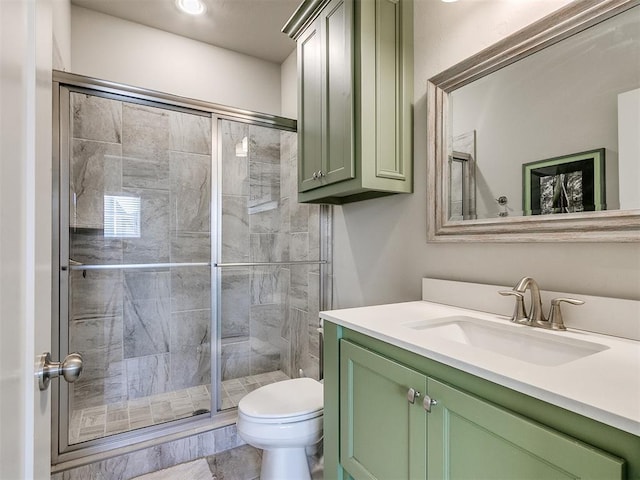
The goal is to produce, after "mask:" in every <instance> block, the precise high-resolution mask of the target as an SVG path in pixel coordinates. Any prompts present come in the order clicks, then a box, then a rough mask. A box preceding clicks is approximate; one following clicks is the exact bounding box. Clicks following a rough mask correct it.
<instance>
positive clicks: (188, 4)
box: [176, 0, 206, 15]
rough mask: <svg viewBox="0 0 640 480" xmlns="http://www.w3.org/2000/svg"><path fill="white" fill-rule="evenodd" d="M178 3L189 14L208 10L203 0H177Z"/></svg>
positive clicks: (197, 13)
mask: <svg viewBox="0 0 640 480" xmlns="http://www.w3.org/2000/svg"><path fill="white" fill-rule="evenodd" d="M176 5H177V6H178V8H179V9H180V10H182V11H183V12H185V13H188V14H189V15H201V14H203V13H204V11H205V10H206V7H205V6H204V3H203V2H202V1H201V0H176Z"/></svg>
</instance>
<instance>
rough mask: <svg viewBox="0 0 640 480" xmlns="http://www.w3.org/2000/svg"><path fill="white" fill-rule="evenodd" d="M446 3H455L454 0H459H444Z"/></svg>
mask: <svg viewBox="0 0 640 480" xmlns="http://www.w3.org/2000/svg"><path fill="white" fill-rule="evenodd" d="M442 1H443V2H444V3H453V2H457V1H458V0H442Z"/></svg>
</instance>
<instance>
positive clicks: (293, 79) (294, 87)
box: [280, 50, 298, 118]
mask: <svg viewBox="0 0 640 480" xmlns="http://www.w3.org/2000/svg"><path fill="white" fill-rule="evenodd" d="M297 65H298V63H297V61H296V51H295V50H294V51H293V52H291V54H290V55H289V56H288V57H287V59H286V60H285V61H284V62H282V65H281V66H280V71H281V74H280V78H281V82H280V91H281V94H280V97H281V98H282V109H281V111H282V114H281V115H282V116H283V117H287V118H298V95H297V91H298V76H297V75H298V70H297Z"/></svg>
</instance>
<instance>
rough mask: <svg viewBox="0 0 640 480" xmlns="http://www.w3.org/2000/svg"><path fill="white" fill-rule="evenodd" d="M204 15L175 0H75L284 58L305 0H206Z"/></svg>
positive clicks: (202, 38)
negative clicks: (289, 24)
mask: <svg viewBox="0 0 640 480" xmlns="http://www.w3.org/2000/svg"><path fill="white" fill-rule="evenodd" d="M203 1H204V3H205V4H206V5H207V11H206V13H205V14H204V15H200V16H191V15H187V14H185V13H182V12H181V11H179V10H178V8H177V7H176V4H175V0H71V3H72V4H74V5H78V6H80V7H85V8H89V9H91V10H96V11H98V12H102V13H106V14H107V15H112V16H114V17H118V18H122V19H125V20H129V21H131V22H136V23H140V24H142V25H147V26H149V27H154V28H158V29H160V30H164V31H166V32H171V33H174V34H177V35H182V36H184V37H188V38H192V39H194V40H199V41H201V42H205V43H209V44H211V45H216V46H218V47H223V48H227V49H229V50H234V51H236V52H240V53H244V54H247V55H251V56H254V57H258V58H262V59H264V60H268V61H270V62H275V63H282V62H283V61H284V60H285V59H286V58H287V56H288V55H289V54H290V53H291V52H292V51H293V49H294V48H295V43H294V41H293V40H291V39H290V38H289V37H287V36H286V35H285V34H284V33H282V32H281V31H280V29H281V28H282V26H283V25H284V24H285V22H286V21H287V20H288V19H289V17H290V16H291V14H292V13H293V12H294V11H295V9H296V7H297V6H298V4H299V3H300V0H203Z"/></svg>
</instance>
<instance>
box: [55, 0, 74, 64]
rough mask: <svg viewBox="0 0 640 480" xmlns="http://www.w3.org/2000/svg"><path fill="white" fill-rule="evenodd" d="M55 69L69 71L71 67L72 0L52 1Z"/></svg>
mask: <svg viewBox="0 0 640 480" xmlns="http://www.w3.org/2000/svg"><path fill="white" fill-rule="evenodd" d="M51 4H52V6H53V8H52V12H51V14H52V21H53V68H54V69H56V70H63V71H67V70H69V67H70V65H71V0H53V1H52V3H51Z"/></svg>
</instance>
